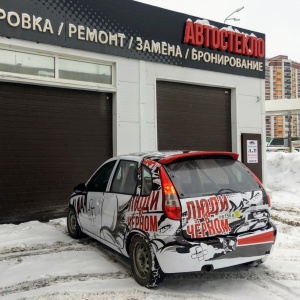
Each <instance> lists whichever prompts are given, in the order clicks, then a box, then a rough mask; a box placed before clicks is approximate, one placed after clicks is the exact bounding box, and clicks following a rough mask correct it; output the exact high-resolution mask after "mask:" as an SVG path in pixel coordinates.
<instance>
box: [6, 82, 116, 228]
mask: <svg viewBox="0 0 300 300" xmlns="http://www.w3.org/2000/svg"><path fill="white" fill-rule="evenodd" d="M0 141H1V142H0V222H1V223H7V222H18V221H26V220H34V219H37V220H43V219H49V218H53V217H60V216H64V215H65V209H66V207H67V204H68V199H69V196H70V194H71V192H72V190H73V187H74V185H76V184H78V183H81V182H85V181H86V180H87V179H88V177H89V176H90V175H92V172H93V171H95V169H96V168H97V167H98V166H99V165H100V164H101V163H102V162H103V161H104V160H105V159H107V158H109V157H110V156H111V155H112V101H111V94H105V93H96V92H87V91H78V90H67V89H60V88H52V87H41V86H31V85H21V84H10V83H0Z"/></svg>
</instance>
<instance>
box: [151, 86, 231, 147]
mask: <svg viewBox="0 0 300 300" xmlns="http://www.w3.org/2000/svg"><path fill="white" fill-rule="evenodd" d="M157 124H158V129H157V133H158V148H159V149H160V150H167V149H186V150H189V149H190V150H220V151H221V150H223V151H231V99H230V91H229V90H227V89H220V88H212V87H205V86H195V85H187V84H181V83H172V82H157Z"/></svg>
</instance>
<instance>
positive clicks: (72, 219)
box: [67, 207, 82, 239]
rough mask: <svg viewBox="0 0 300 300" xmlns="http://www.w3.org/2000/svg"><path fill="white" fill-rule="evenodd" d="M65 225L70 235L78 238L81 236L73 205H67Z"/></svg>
mask: <svg viewBox="0 0 300 300" xmlns="http://www.w3.org/2000/svg"><path fill="white" fill-rule="evenodd" d="M67 227H68V233H69V235H70V237H72V238H73V239H80V238H81V237H82V232H81V228H80V226H79V224H78V221H77V215H76V212H75V209H74V207H69V209H68V215H67Z"/></svg>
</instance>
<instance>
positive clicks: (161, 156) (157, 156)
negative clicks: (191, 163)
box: [118, 150, 239, 164]
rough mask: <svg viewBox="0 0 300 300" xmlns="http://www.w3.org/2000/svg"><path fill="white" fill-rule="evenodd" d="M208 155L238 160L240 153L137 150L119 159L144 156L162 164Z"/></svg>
mask: <svg viewBox="0 0 300 300" xmlns="http://www.w3.org/2000/svg"><path fill="white" fill-rule="evenodd" d="M206 156H219V157H220V156H222V157H223V156H226V157H229V158H231V159H234V160H237V159H238V157H239V155H238V154H237V153H234V152H225V151H190V150H168V151H149V152H136V153H131V154H127V155H121V156H119V157H118V158H119V159H122V158H124V159H132V160H136V161H141V160H143V159H144V158H146V159H150V160H153V161H157V162H159V163H161V164H170V163H172V162H175V161H178V160H184V159H192V158H199V157H206Z"/></svg>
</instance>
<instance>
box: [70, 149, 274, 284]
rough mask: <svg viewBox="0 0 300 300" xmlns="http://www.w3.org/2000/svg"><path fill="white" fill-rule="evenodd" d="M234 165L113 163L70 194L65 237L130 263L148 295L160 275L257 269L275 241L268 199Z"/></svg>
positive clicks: (214, 157)
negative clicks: (94, 244)
mask: <svg viewBox="0 0 300 300" xmlns="http://www.w3.org/2000/svg"><path fill="white" fill-rule="evenodd" d="M237 159H238V154H236V153H231V152H201V151H172V152H148V153H135V154H130V155H124V156H118V157H114V158H111V159H109V160H108V161H106V162H105V163H104V164H103V165H102V166H101V167H100V168H99V169H98V170H97V171H96V172H95V173H94V175H93V176H92V177H91V178H90V179H89V180H88V181H87V182H86V183H82V184H79V185H77V186H76V187H75V188H74V193H73V195H72V196H71V199H70V201H69V210H68V217H67V224H68V231H69V234H70V236H71V237H73V238H80V237H81V236H82V233H85V234H87V235H89V236H91V237H93V238H95V239H97V240H98V241H100V242H102V243H104V244H106V245H107V246H109V247H111V248H112V249H114V250H116V251H118V252H120V253H122V254H123V255H125V256H127V257H130V262H131V268H132V272H133V274H134V277H135V279H136V281H137V282H138V283H139V284H140V285H142V286H146V287H148V288H153V287H156V286H157V285H158V284H159V283H160V282H161V281H162V280H163V275H164V273H177V272H193V271H201V270H213V269H219V268H224V267H229V266H233V265H238V264H243V263H250V262H255V263H262V262H263V261H265V260H266V258H267V256H268V255H269V254H270V252H271V250H272V247H273V245H274V242H275V238H276V228H275V226H274V225H273V223H272V222H271V220H270V199H269V197H268V195H267V194H266V192H265V190H264V188H263V186H262V184H261V182H260V181H259V180H258V179H257V177H256V176H255V175H254V174H252V172H251V171H250V170H249V169H248V168H247V167H246V166H244V165H243V164H242V163H241V162H239V161H238V160H237Z"/></svg>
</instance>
